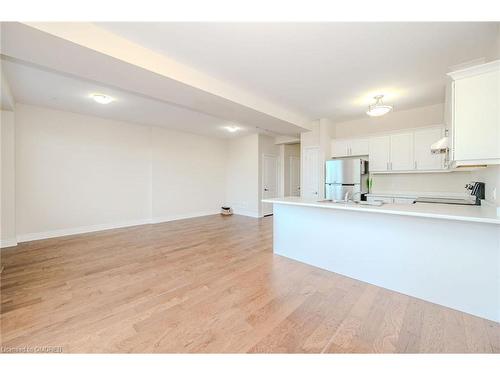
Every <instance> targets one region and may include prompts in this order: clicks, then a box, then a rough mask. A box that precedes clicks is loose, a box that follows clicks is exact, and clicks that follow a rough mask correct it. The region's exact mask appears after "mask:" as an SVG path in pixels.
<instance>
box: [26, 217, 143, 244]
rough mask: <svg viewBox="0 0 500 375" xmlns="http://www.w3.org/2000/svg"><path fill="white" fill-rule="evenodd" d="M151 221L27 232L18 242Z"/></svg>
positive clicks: (124, 226)
mask: <svg viewBox="0 0 500 375" xmlns="http://www.w3.org/2000/svg"><path fill="white" fill-rule="evenodd" d="M150 223H151V220H150V219H142V220H132V221H126V222H122V223H110V224H97V225H87V226H83V227H76V228H66V229H56V230H52V231H47V232H38V233H26V234H20V235H18V236H17V242H27V241H35V240H43V239H46V238H54V237H63V236H70V235H73V234H82V233H90V232H98V231H101V230H108V229H117V228H126V227H132V226H135V225H144V224H150Z"/></svg>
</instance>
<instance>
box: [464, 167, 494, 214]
mask: <svg viewBox="0 0 500 375" xmlns="http://www.w3.org/2000/svg"><path fill="white" fill-rule="evenodd" d="M471 180H474V181H480V182H484V183H485V184H486V192H485V193H486V194H485V195H486V200H487V201H490V202H492V203H494V204H496V205H497V206H500V165H490V166H488V167H487V168H484V169H477V170H475V171H472V172H471Z"/></svg>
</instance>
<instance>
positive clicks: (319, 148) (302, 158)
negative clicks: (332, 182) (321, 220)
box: [300, 146, 324, 199]
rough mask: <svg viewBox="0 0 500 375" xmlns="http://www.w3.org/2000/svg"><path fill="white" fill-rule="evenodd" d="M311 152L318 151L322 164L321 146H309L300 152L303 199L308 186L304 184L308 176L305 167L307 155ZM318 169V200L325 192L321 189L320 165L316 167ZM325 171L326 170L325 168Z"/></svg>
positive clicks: (301, 194)
mask: <svg viewBox="0 0 500 375" xmlns="http://www.w3.org/2000/svg"><path fill="white" fill-rule="evenodd" d="M309 150H317V151H318V164H320V163H321V147H320V146H307V147H304V148H302V149H301V151H300V158H301V163H300V196H301V197H303V194H304V191H305V187H306V184H305V183H304V177H305V176H306V173H305V171H306V168H305V167H304V164H305V161H306V154H307V151H309ZM316 167H317V168H318V186H317V189H318V199H320V197H321V196H322V194H324V193H323V190H322V187H321V181H322V168H321V166H320V165H318V166H316ZM323 169H324V168H323Z"/></svg>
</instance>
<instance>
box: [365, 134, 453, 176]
mask: <svg viewBox="0 0 500 375" xmlns="http://www.w3.org/2000/svg"><path fill="white" fill-rule="evenodd" d="M443 134H444V128H443V126H434V127H429V128H423V129H416V130H413V131H407V132H401V133H395V134H390V135H387V136H378V137H373V138H370V154H369V155H370V165H369V168H370V172H375V173H382V172H384V173H391V172H399V173H401V172H405V173H409V172H423V171H426V172H429V171H439V170H444V169H445V165H444V158H443V156H442V155H433V154H432V153H431V145H432V144H433V143H434V142H436V141H438V140H439V139H441V138H442V137H443Z"/></svg>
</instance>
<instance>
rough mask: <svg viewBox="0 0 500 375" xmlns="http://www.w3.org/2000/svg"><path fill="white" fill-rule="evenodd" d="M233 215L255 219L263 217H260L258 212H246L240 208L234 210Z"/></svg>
mask: <svg viewBox="0 0 500 375" xmlns="http://www.w3.org/2000/svg"><path fill="white" fill-rule="evenodd" d="M233 213H234V214H235V215H242V216H249V217H254V218H260V217H262V216H260V215H259V213H258V212H257V211H252V210H244V209H240V208H233Z"/></svg>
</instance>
